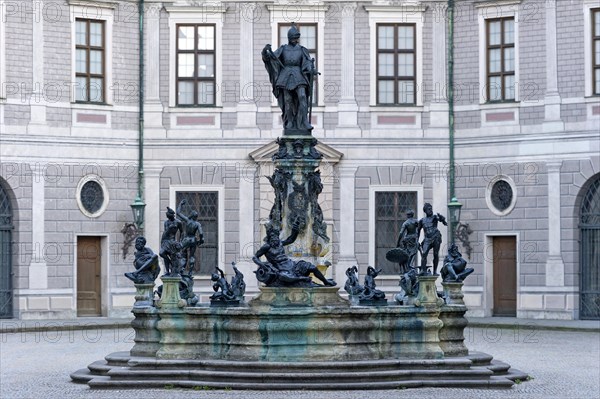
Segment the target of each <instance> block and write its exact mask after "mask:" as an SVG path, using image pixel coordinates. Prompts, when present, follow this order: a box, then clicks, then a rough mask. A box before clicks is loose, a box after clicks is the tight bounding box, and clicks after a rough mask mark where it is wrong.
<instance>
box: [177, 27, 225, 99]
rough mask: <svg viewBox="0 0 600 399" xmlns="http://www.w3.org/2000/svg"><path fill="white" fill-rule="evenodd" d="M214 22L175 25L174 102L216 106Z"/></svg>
mask: <svg viewBox="0 0 600 399" xmlns="http://www.w3.org/2000/svg"><path fill="white" fill-rule="evenodd" d="M215 47H216V46H215V25H177V52H176V57H177V59H176V63H175V65H176V69H177V72H176V76H177V82H176V83H177V105H179V106H194V105H200V106H210V105H215V86H216V83H215V82H216V80H215V79H216V76H215V75H216V74H215V70H216V58H215V57H216V50H215Z"/></svg>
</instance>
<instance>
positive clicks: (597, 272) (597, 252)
mask: <svg viewBox="0 0 600 399" xmlns="http://www.w3.org/2000/svg"><path fill="white" fill-rule="evenodd" d="M579 215H580V218H579V229H580V248H579V251H580V252H579V253H580V262H579V264H580V266H581V273H580V315H579V316H580V318H581V319H595V320H598V319H600V175H597V176H596V177H595V180H594V181H592V183H591V184H590V185H589V187H588V189H587V191H586V193H585V195H584V196H583V200H582V201H581V210H580V214H579Z"/></svg>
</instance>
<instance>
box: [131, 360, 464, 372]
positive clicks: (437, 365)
mask: <svg viewBox="0 0 600 399" xmlns="http://www.w3.org/2000/svg"><path fill="white" fill-rule="evenodd" d="M472 364H473V363H472V362H471V360H469V359H465V358H451V359H393V360H375V361H353V362H293V363H288V362H243V361H226V360H178V359H155V358H142V357H132V358H131V359H130V360H129V362H128V363H127V365H128V366H129V367H132V368H140V369H141V368H150V369H159V370H160V369H189V368H195V369H205V370H223V371H227V370H231V371H237V370H240V369H243V370H252V371H254V372H259V371H261V372H272V371H280V370H282V369H285V370H294V371H296V372H306V373H316V372H318V373H323V372H327V371H328V370H330V371H340V372H341V371H343V372H352V371H356V370H373V371H375V370H379V371H385V370H398V369H403V370H422V369H425V368H426V369H431V370H436V369H437V370H448V369H452V370H465V369H469V368H470V367H471V366H472Z"/></svg>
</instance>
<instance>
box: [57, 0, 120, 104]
mask: <svg viewBox="0 0 600 399" xmlns="http://www.w3.org/2000/svg"><path fill="white" fill-rule="evenodd" d="M68 1H69V5H70V10H69V11H70V21H71V82H72V89H71V103H76V98H77V97H76V95H75V90H77V86H76V85H75V82H77V79H76V78H75V76H76V75H75V69H76V68H75V66H76V65H77V63H76V54H77V51H76V50H75V46H76V37H77V35H76V32H77V18H82V19H89V20H96V21H104V40H105V48H104V57H105V59H104V65H105V68H106V70H105V71H104V79H105V81H104V85H105V86H104V87H105V93H104V103H93V102H91V103H87V102H85V103H83V104H86V105H90V106H98V107H103V106H105V105H111V104H113V101H114V99H113V90H112V87H113V66H112V63H113V24H114V20H115V16H114V14H115V8H116V7H117V5H118V4H117V3H114V2H109V3H104V2H99V1H84V0H68Z"/></svg>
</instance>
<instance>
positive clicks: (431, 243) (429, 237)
mask: <svg viewBox="0 0 600 399" xmlns="http://www.w3.org/2000/svg"><path fill="white" fill-rule="evenodd" d="M423 212H425V217H424V218H422V219H421V220H419V224H418V227H417V236H419V235H420V234H421V230H424V237H423V241H422V242H421V254H422V257H421V274H427V255H428V254H429V251H431V250H432V249H433V274H436V273H437V267H438V263H439V253H440V247H441V245H442V234H441V233H440V231H439V230H438V227H437V225H438V222H441V223H442V224H443V225H444V226H447V225H448V223H446V218H445V217H444V216H442V215H440V214H439V213H436V214H435V215H434V214H433V207H432V206H431V204H430V203H428V202H426V203H425V205H424V206H423Z"/></svg>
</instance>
